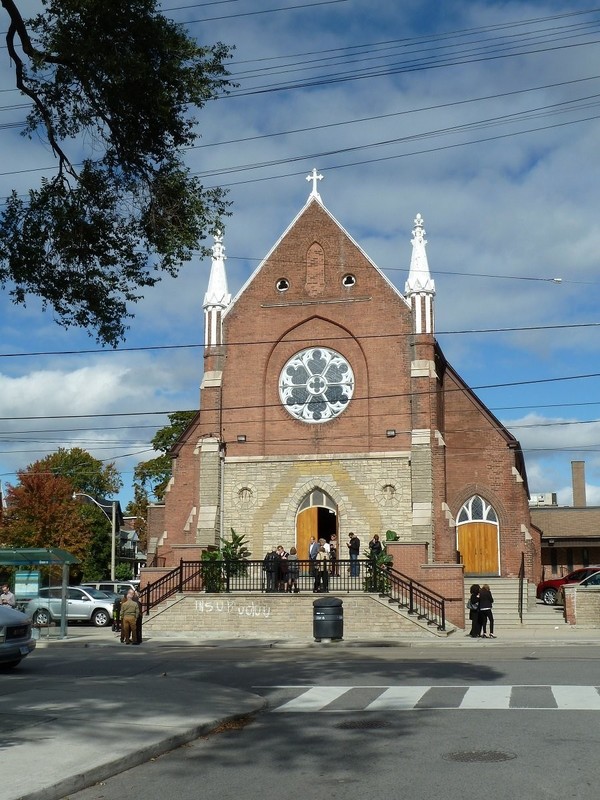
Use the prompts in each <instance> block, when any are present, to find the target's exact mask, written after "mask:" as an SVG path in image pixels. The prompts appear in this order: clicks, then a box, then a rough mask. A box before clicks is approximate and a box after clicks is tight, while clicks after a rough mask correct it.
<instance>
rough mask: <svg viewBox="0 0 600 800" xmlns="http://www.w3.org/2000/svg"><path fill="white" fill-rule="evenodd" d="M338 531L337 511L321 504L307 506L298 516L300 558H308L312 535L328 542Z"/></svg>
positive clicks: (297, 528)
mask: <svg viewBox="0 0 600 800" xmlns="http://www.w3.org/2000/svg"><path fill="white" fill-rule="evenodd" d="M337 533H338V530H337V514H336V513H335V511H332V510H331V509H330V508H322V507H321V506H311V508H305V509H304V511H301V512H300V513H299V514H298V516H297V517H296V550H297V551H298V558H299V559H305V558H308V547H309V543H310V537H311V536H314V537H315V539H317V540H319V539H325V541H326V542H328V541H329V540H330V539H331V537H332V536H333V535H334V534H337ZM338 541H339V536H338Z"/></svg>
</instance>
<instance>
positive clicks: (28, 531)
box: [0, 447, 122, 580]
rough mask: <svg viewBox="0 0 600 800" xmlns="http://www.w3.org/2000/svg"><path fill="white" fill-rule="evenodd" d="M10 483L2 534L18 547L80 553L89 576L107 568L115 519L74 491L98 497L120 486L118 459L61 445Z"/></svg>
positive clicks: (94, 577) (100, 574)
mask: <svg viewBox="0 0 600 800" xmlns="http://www.w3.org/2000/svg"><path fill="white" fill-rule="evenodd" d="M17 478H18V483H17V485H16V486H10V485H9V486H8V491H7V509H6V510H5V512H4V516H3V520H2V535H1V536H0V539H1V540H3V541H4V542H5V543H6V544H8V545H9V546H16V547H60V548H63V549H65V550H68V551H69V552H70V553H72V554H73V555H75V556H77V558H79V559H80V561H81V563H82V566H81V571H82V572H83V575H84V576H85V578H87V579H88V580H101V579H102V578H104V577H105V576H106V574H107V572H108V564H109V561H110V552H111V542H110V537H111V525H110V522H109V520H108V519H107V518H106V516H105V515H104V513H103V512H102V511H101V509H99V508H98V507H97V506H96V505H93V504H89V505H88V504H82V503H80V502H76V501H75V500H74V499H73V493H74V492H83V493H85V494H89V495H90V496H92V497H94V498H95V499H98V498H102V497H105V496H106V495H111V494H114V493H115V492H117V491H118V490H119V489H120V487H121V485H122V481H121V478H120V475H119V473H118V471H117V469H116V467H115V465H114V464H104V463H103V462H102V461H100V460H98V459H96V458H94V457H93V456H92V455H90V454H89V453H88V452H87V451H86V450H82V449H81V448H79V447H74V448H72V449H71V450H67V449H64V448H60V449H59V450H57V451H56V452H55V453H51V454H50V455H48V456H46V457H45V458H43V459H41V460H40V461H36V462H34V463H33V464H30V465H29V466H28V467H26V468H25V469H24V470H20V471H19V472H18V473H17Z"/></svg>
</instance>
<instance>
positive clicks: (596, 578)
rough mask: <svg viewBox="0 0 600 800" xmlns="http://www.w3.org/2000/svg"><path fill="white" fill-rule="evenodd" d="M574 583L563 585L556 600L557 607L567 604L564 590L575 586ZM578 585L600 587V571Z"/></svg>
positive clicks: (569, 582)
mask: <svg viewBox="0 0 600 800" xmlns="http://www.w3.org/2000/svg"><path fill="white" fill-rule="evenodd" d="M573 583H574V582H573V581H567V582H566V583H563V585H562V586H561V587H560V589H559V590H558V596H557V598H556V603H557V605H559V606H562V605H564V603H565V593H564V588H565V586H569V585H573ZM578 583H579V586H600V571H598V572H592V574H591V575H588V576H587V577H586V578H584V579H583V580H582V581H578Z"/></svg>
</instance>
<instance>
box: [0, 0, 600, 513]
mask: <svg viewBox="0 0 600 800" xmlns="http://www.w3.org/2000/svg"><path fill="white" fill-rule="evenodd" d="M180 1H181V5H179V3H178V0H171V2H168V1H167V0H165V2H164V3H163V9H164V11H165V13H166V14H167V15H168V16H169V17H170V18H172V19H173V20H175V21H176V22H179V23H182V24H185V25H186V26H187V29H188V30H189V32H190V34H192V35H193V36H194V37H195V38H196V39H197V40H198V42H199V43H200V44H210V43H214V42H216V41H222V42H224V43H226V44H229V45H234V46H235V51H234V53H233V56H232V58H231V60H230V62H229V69H230V72H231V75H232V79H233V80H234V81H235V82H236V83H237V84H238V86H237V88H236V89H234V90H233V91H232V92H231V93H230V95H229V96H228V97H221V98H219V99H217V100H215V101H212V102H211V103H209V104H208V105H207V106H206V107H205V108H204V109H202V110H200V111H199V112H198V115H197V116H198V126H199V130H200V131H201V134H202V138H201V140H200V141H199V146H197V147H195V148H194V149H192V150H190V151H189V152H188V153H187V155H186V160H187V163H188V164H189V166H190V168H191V169H192V171H193V172H194V173H197V174H199V175H201V176H202V178H203V182H204V185H205V186H207V187H208V186H216V185H220V186H226V187H227V188H228V190H229V200H230V201H231V202H232V207H231V208H232V215H231V217H229V218H228V219H227V220H226V223H225V233H224V245H225V248H226V256H227V261H226V266H227V275H228V280H229V289H230V291H231V292H233V293H235V292H236V291H237V290H239V288H240V287H241V286H242V285H243V283H244V281H245V280H246V279H247V278H248V276H249V275H250V274H251V272H252V271H253V270H254V269H255V268H256V266H257V265H258V264H259V263H260V261H261V259H262V258H263V257H264V256H265V255H266V254H267V252H268V251H269V249H270V248H271V247H272V245H273V244H274V243H275V242H276V241H277V240H278V238H279V237H280V235H281V234H282V233H283V232H284V230H285V229H286V227H287V226H288V225H289V223H290V222H291V221H292V220H293V218H294V217H295V215H296V214H297V213H298V211H299V210H300V209H301V208H302V207H303V205H304V203H305V202H306V200H307V198H308V194H309V191H310V188H311V185H310V184H309V183H308V182H307V181H306V180H305V178H306V175H308V173H309V172H311V170H312V169H313V167H316V168H317V169H318V170H319V172H320V173H321V174H322V175H323V180H322V181H321V182H320V184H319V193H320V195H321V198H322V201H323V203H324V205H325V206H326V207H327V209H328V210H329V211H330V212H331V213H332V214H333V215H334V216H335V217H336V219H337V220H338V221H339V222H340V223H341V224H342V225H343V226H344V228H345V229H346V230H347V231H348V232H349V233H350V235H351V236H352V237H353V238H354V239H355V240H356V241H357V242H358V244H359V245H360V246H361V247H362V248H363V249H364V250H365V251H366V252H367V254H368V255H369V256H370V257H371V259H372V260H373V261H374V262H375V263H376V264H377V265H378V267H380V268H381V269H382V270H383V271H384V272H385V274H386V275H387V276H388V277H389V278H390V280H392V282H393V283H394V284H395V285H396V286H397V287H398V288H399V289H400V291H403V289H404V283H405V281H406V278H407V275H408V267H409V264H410V256H411V244H410V240H411V230H412V227H413V220H414V218H415V216H416V214H417V213H421V214H422V215H423V218H424V221H425V229H426V232H427V241H428V245H427V253H428V259H429V267H430V271H431V274H432V277H433V278H434V280H435V284H436V335H437V339H438V341H439V343H440V345H441V347H442V349H443V351H444V353H445V355H446V357H447V359H448V360H449V362H450V363H451V364H452V366H453V367H454V368H455V369H456V370H457V371H458V373H459V374H460V375H461V376H462V378H463V379H464V380H465V381H466V382H467V384H468V385H469V386H471V387H472V388H473V389H474V391H475V393H476V394H477V395H478V396H479V397H480V398H481V399H482V401H483V402H484V403H485V404H486V405H487V406H488V407H489V408H490V409H491V410H492V412H493V413H494V414H495V415H496V416H497V417H498V418H499V419H500V420H501V421H502V422H503V423H504V424H505V425H506V426H507V427H508V429H509V430H510V431H511V432H512V433H513V434H514V436H515V437H516V438H517V439H518V440H519V441H520V443H521V446H522V448H523V451H524V455H525V463H526V467H527V474H528V481H529V488H530V491H531V493H532V495H533V496H535V495H537V494H539V493H543V492H556V493H557V495H558V502H559V503H560V504H563V505H569V504H571V503H572V490H571V462H572V461H585V465H586V466H585V470H586V483H587V502H588V504H589V505H593V504H600V366H599V364H598V361H599V359H598V355H599V351H600V345H599V341H598V327H599V326H600V314H599V313H598V305H599V303H598V301H599V287H600V275H599V272H600V271H599V269H598V259H599V253H600V227H599V220H598V209H599V208H600V180H599V179H598V172H599V169H598V168H599V158H600V157H599V149H598V141H599V139H600V105H599V100H600V66H599V65H600V58H599V56H600V9H594V8H593V7H590V6H588V4H586V3H581V2H576V1H575V0H570V2H552V1H549V2H539V0H536V2H530V3H527V2H520V1H519V0H514V1H511V0H506V1H505V2H493V0H465V2H456V1H455V0H453V2H445V3H440V2H431V1H430V2H427V1H426V0H425V1H424V0H420V1H419V2H416V0H415V1H413V0H400V1H399V2H396V3H390V2H389V0H330V2H323V0H320V1H319V0H307V2H299V0H220V1H219V2H210V3H207V2H204V3H191V2H186V0H180ZM35 6H36V3H35V2H34V0H27V1H26V2H24V3H23V4H22V5H21V7H22V8H23V9H24V10H25V12H27V10H28V9H34V8H35ZM7 25H8V22H7V19H6V15H5V14H4V16H3V11H2V10H0V31H5V30H6V28H7ZM2 40H3V37H2ZM13 86H14V77H13V75H12V73H11V70H10V63H9V60H8V57H7V51H6V47H0V154H1V167H0V202H2V198H4V197H6V196H7V195H8V193H9V192H10V191H11V190H12V189H13V188H16V189H17V190H18V191H19V192H24V191H26V190H27V188H29V187H31V186H37V185H38V182H39V180H40V179H41V177H42V176H43V175H44V174H47V175H50V174H52V172H51V170H52V166H53V163H54V160H53V157H52V154H51V153H50V151H49V149H48V147H47V145H45V144H44V143H43V141H41V140H39V141H38V140H32V141H30V140H26V139H24V138H23V137H22V136H21V135H20V127H19V124H20V123H21V122H22V121H23V120H24V118H25V115H26V108H25V107H23V103H24V99H23V98H22V97H20V95H19V93H18V92H17V91H16V90H14V88H12V87H13ZM209 269H210V259H206V258H200V256H199V255H198V256H197V257H196V258H195V259H193V260H192V261H191V262H190V263H189V264H186V265H184V266H183V268H182V270H181V272H180V275H179V276H178V277H177V278H175V279H173V278H168V279H165V280H163V281H162V282H161V283H160V284H158V285H157V286H156V287H154V288H152V289H149V290H147V291H146V292H145V295H144V297H143V299H142V300H141V301H140V302H139V303H138V304H137V305H136V306H133V307H132V308H131V310H132V312H133V313H134V315H135V317H134V319H132V320H131V324H130V328H129V330H128V331H127V336H126V339H125V341H124V342H123V343H122V344H121V345H120V346H119V347H118V348H117V349H116V350H112V349H108V348H102V347H101V346H99V345H98V344H97V343H96V341H95V339H94V338H93V337H90V335H89V334H88V333H87V332H86V331H83V330H76V329H73V328H71V329H69V330H63V329H62V328H60V327H59V326H58V325H57V324H56V322H55V320H54V319H53V315H52V313H51V312H48V311H47V312H44V311H43V310H42V308H41V305H40V303H39V302H38V301H37V300H36V299H35V298H32V299H31V301H30V302H28V305H27V307H26V308H23V307H20V306H19V307H16V306H13V305H12V303H11V301H10V299H9V297H8V295H7V294H6V293H3V292H1V291H0V480H1V481H2V482H3V484H5V485H6V484H7V483H14V482H15V481H16V471H17V470H18V469H22V468H24V467H26V466H27V465H28V464H31V463H32V462H34V461H36V460H38V459H39V458H43V457H44V456H45V455H47V454H49V453H51V452H54V451H55V450H56V449H58V448H59V447H66V448H69V447H82V448H84V449H86V450H88V451H89V452H90V453H91V454H92V455H93V456H94V457H96V458H99V459H102V460H106V461H107V462H114V463H115V465H116V466H117V468H118V469H119V470H120V472H121V475H122V479H123V489H122V491H121V493H120V494H119V496H118V498H117V499H119V500H120V501H121V503H122V505H123V506H124V505H125V504H126V503H127V502H128V501H129V500H130V499H131V497H132V488H131V482H132V479H133V469H134V467H135V465H136V464H137V463H138V462H140V461H142V460H146V459H148V458H151V457H153V455H155V453H154V452H153V451H152V446H151V439H152V437H153V435H154V433H155V432H156V430H157V429H159V428H161V427H163V426H164V425H165V424H167V422H168V420H167V416H166V415H167V413H169V412H174V411H177V410H182V409H195V408H197V407H198V403H199V386H200V382H201V379H202V361H203V359H202V347H201V346H202V340H203V311H202V303H203V298H204V293H205V291H206V286H207V280H208V274H209Z"/></svg>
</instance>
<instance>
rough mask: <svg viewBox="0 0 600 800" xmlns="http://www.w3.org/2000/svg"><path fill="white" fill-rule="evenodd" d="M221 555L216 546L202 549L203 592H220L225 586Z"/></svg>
mask: <svg viewBox="0 0 600 800" xmlns="http://www.w3.org/2000/svg"><path fill="white" fill-rule="evenodd" d="M222 559H223V557H222V555H221V551H220V550H219V549H218V548H216V547H215V548H212V549H210V550H203V551H202V583H203V586H204V591H205V592H214V593H218V592H222V591H223V589H224V588H225V576H224V574H223V560H222Z"/></svg>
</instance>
